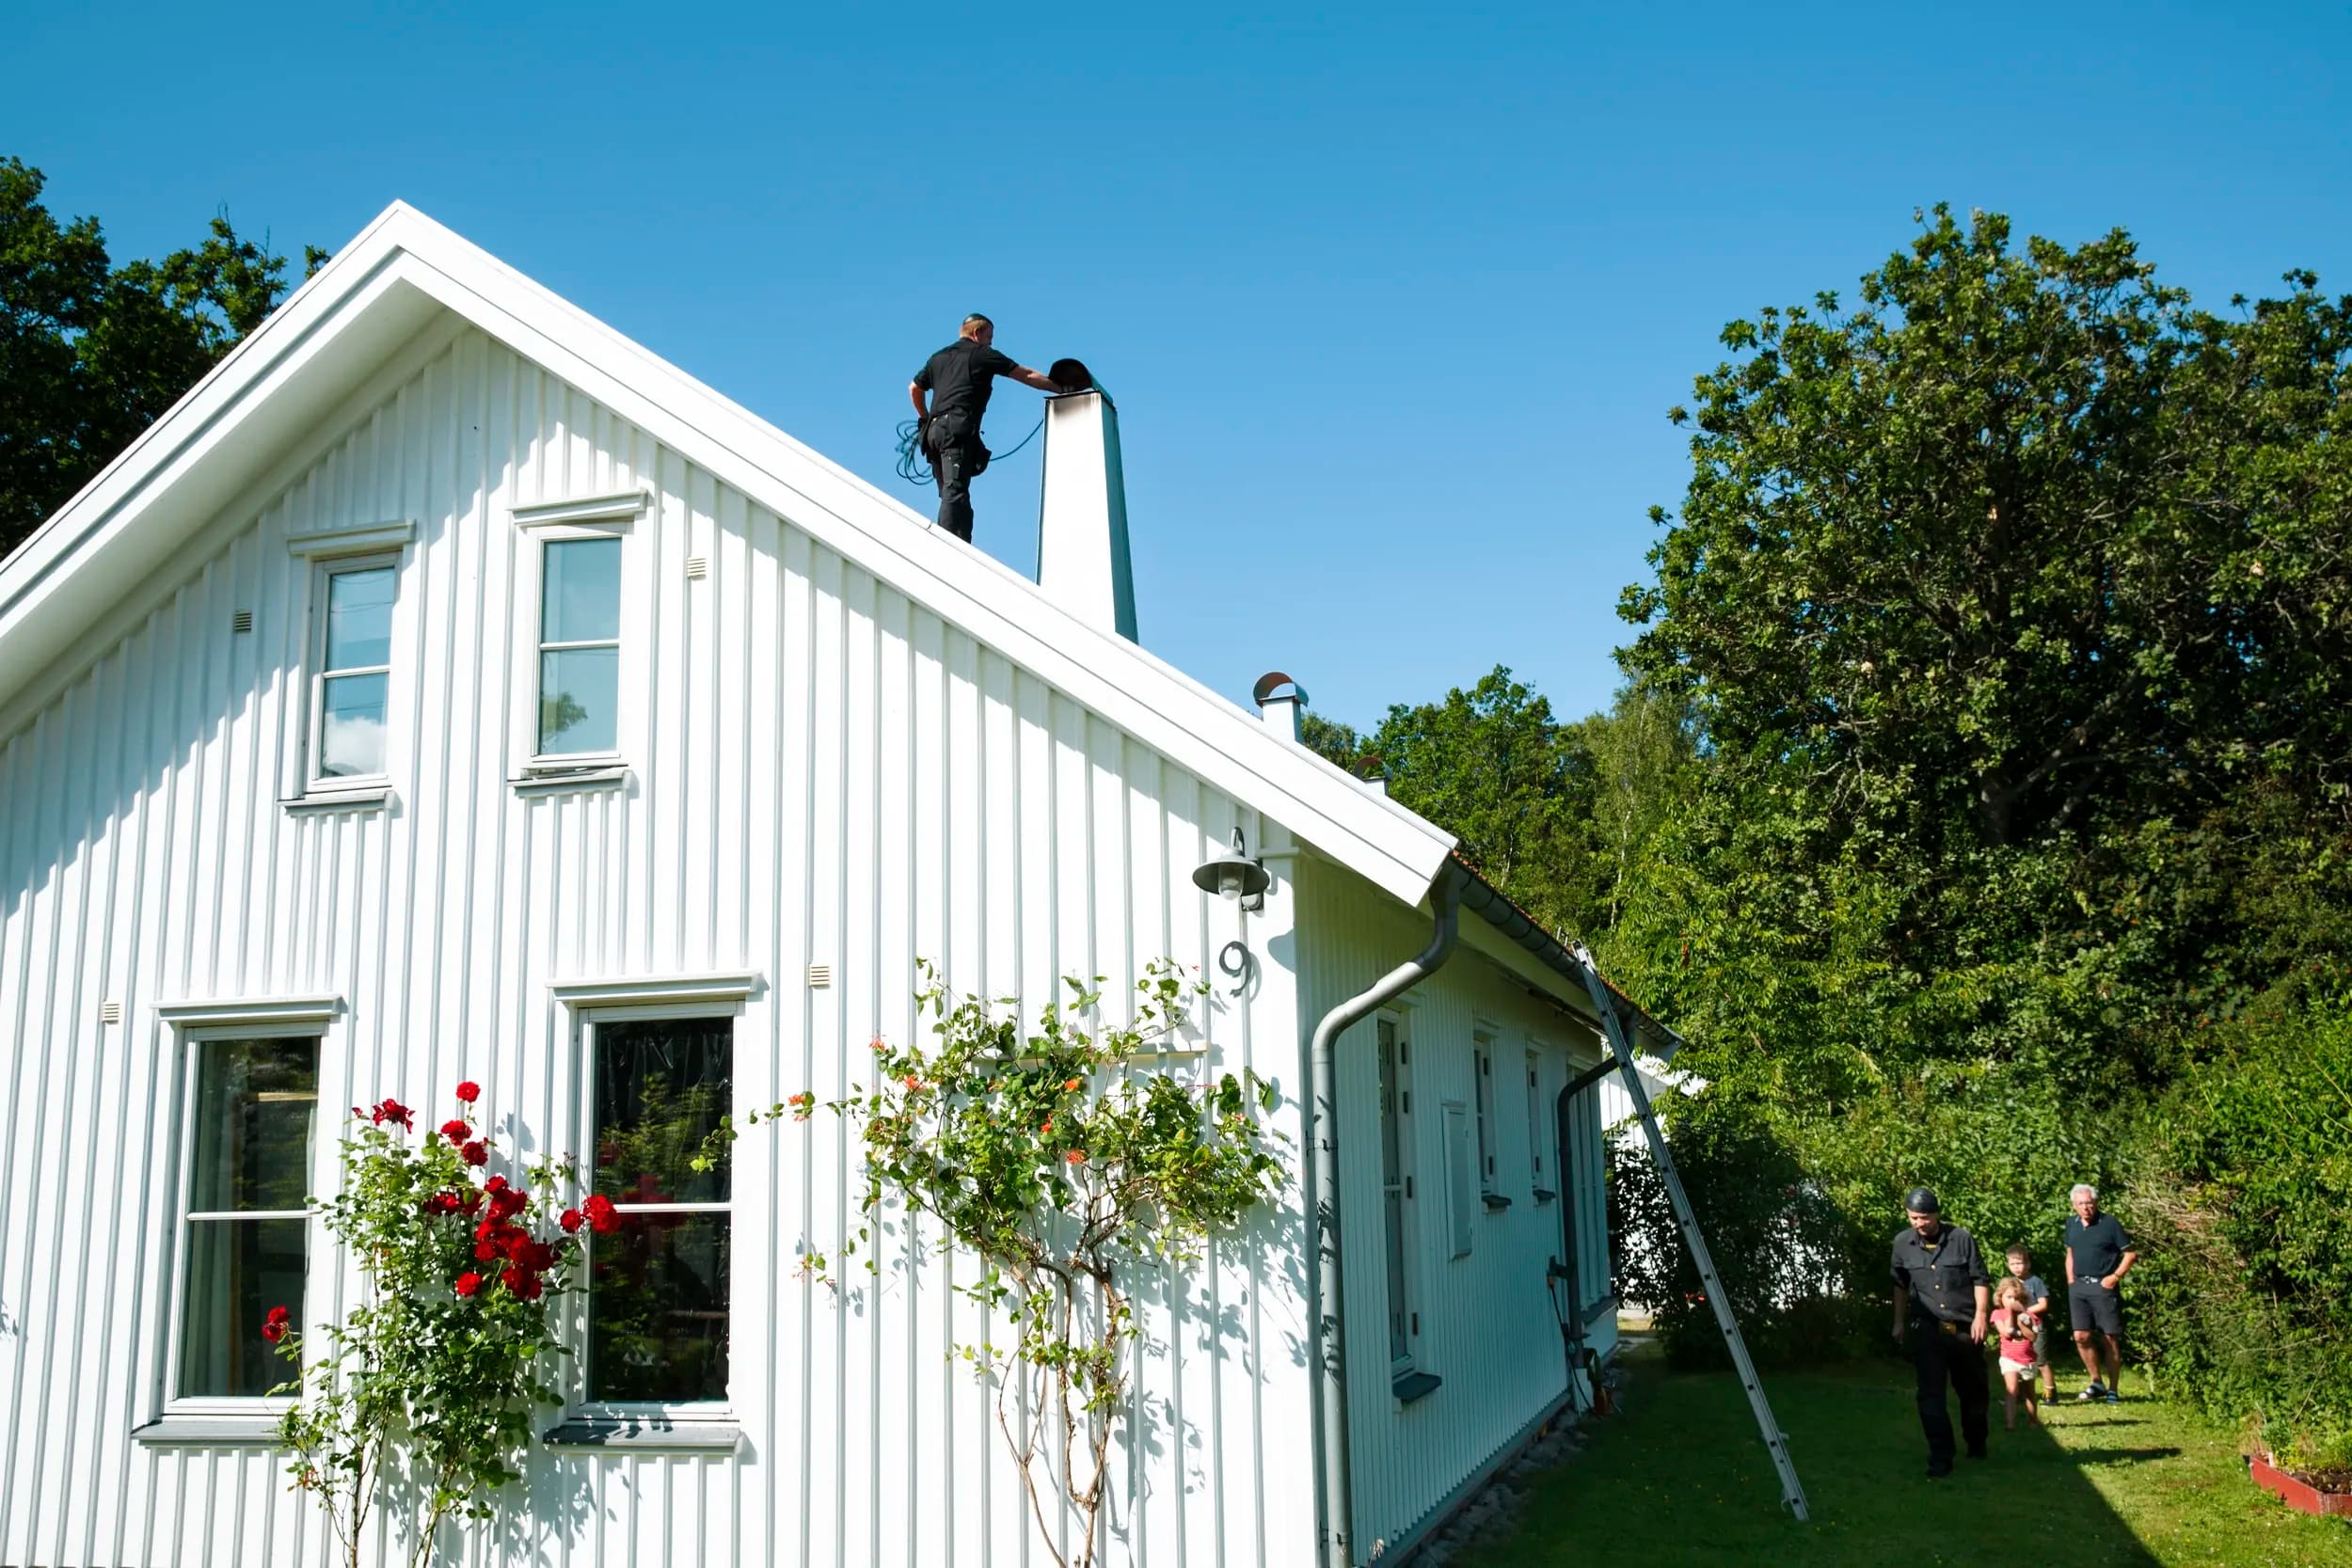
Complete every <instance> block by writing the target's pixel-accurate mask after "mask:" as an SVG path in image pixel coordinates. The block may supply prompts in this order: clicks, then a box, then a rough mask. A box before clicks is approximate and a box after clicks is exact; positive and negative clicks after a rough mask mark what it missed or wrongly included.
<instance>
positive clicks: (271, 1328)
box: [262, 1307, 294, 1345]
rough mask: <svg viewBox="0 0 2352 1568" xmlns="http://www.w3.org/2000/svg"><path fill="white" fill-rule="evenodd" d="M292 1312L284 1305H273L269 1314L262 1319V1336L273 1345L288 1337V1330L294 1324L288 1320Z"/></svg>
mask: <svg viewBox="0 0 2352 1568" xmlns="http://www.w3.org/2000/svg"><path fill="white" fill-rule="evenodd" d="M290 1316H291V1314H289V1313H288V1312H287V1310H286V1309H285V1308H284V1307H271V1308H270V1309H269V1316H268V1317H266V1318H263V1319H262V1338H264V1339H267V1340H268V1341H269V1342H270V1343H271V1344H273V1345H274V1344H276V1343H278V1340H280V1339H283V1338H285V1337H286V1331H287V1330H288V1329H289V1328H291V1327H293V1326H294V1325H293V1324H292V1323H288V1322H287V1319H288V1318H289V1317H290Z"/></svg>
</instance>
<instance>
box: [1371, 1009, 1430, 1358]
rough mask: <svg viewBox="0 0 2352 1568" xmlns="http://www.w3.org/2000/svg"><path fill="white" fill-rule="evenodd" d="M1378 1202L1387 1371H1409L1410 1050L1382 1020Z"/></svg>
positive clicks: (1415, 1312) (1416, 1328) (1412, 1300)
mask: <svg viewBox="0 0 2352 1568" xmlns="http://www.w3.org/2000/svg"><path fill="white" fill-rule="evenodd" d="M1379 1030H1380V1196H1381V1207H1382V1208H1383V1210H1384V1211H1385V1214H1384V1218H1385V1221H1386V1229H1387V1236H1388V1249H1389V1365H1390V1368H1391V1372H1401V1371H1407V1370H1411V1368H1412V1365H1413V1340H1414V1339H1415V1338H1417V1337H1418V1336H1419V1335H1420V1333H1421V1311H1420V1302H1419V1300H1418V1299H1417V1295H1416V1291H1415V1284H1414V1278H1413V1265H1412V1258H1411V1256H1410V1243H1411V1239H1412V1219H1413V1215H1412V1208H1413V1178H1412V1174H1411V1166H1412V1130H1411V1127H1410V1117H1411V1113H1412V1105H1413V1096H1412V1085H1411V1083H1410V1080H1409V1074H1410V1072H1411V1060H1412V1048H1411V1047H1410V1046H1409V1045H1408V1044H1406V1039H1405V1037H1404V1032H1403V1030H1402V1028H1401V1027H1400V1026H1399V1024H1398V1022H1397V1021H1396V1020H1395V1019H1392V1018H1384V1019H1382V1020H1380V1023H1379Z"/></svg>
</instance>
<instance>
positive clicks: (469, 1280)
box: [456, 1269, 482, 1296]
mask: <svg viewBox="0 0 2352 1568" xmlns="http://www.w3.org/2000/svg"><path fill="white" fill-rule="evenodd" d="M481 1289H482V1276H481V1275H478V1274H476V1273H474V1272H473V1270H471V1269H468V1270H467V1271H466V1272H465V1273H464V1274H461V1275H458V1276H457V1286H456V1290H457V1293H458V1294H459V1295H461V1296H469V1295H472V1294H473V1293H474V1292H475V1291H479V1290H481Z"/></svg>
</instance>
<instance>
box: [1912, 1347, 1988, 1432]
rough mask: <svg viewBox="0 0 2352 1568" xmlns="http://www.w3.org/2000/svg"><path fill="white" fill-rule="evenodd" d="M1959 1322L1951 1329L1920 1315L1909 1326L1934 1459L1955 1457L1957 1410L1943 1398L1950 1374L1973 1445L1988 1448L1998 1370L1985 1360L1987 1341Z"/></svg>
mask: <svg viewBox="0 0 2352 1568" xmlns="http://www.w3.org/2000/svg"><path fill="white" fill-rule="evenodd" d="M1956 1326H1957V1327H1958V1328H1959V1330H1960V1332H1959V1333H1957V1334H1951V1333H1947V1332H1946V1331H1945V1327H1944V1325H1942V1324H1940V1323H1925V1322H1919V1321H1914V1322H1913V1323H1912V1325H1911V1327H1910V1328H1909V1329H1908V1330H1906V1331H1905V1332H1906V1335H1907V1337H1908V1338H1910V1340H1911V1365H1912V1369H1913V1370H1915V1371H1916V1372H1917V1373H1918V1374H1919V1426H1920V1428H1921V1430H1922V1431H1924V1432H1926V1433H1927V1434H1928V1462H1929V1463H1930V1464H1931V1465H1949V1464H1951V1462H1952V1416H1951V1409H1950V1406H1948V1405H1947V1403H1946V1402H1945V1400H1944V1385H1945V1382H1946V1380H1947V1379H1948V1380H1949V1381H1950V1383H1951V1385H1952V1386H1953V1387H1954V1388H1955V1389H1957V1390H1958V1391H1959V1394H1960V1433H1961V1435H1962V1436H1963V1437H1964V1438H1966V1439H1967V1440H1968V1451H1969V1452H1971V1453H1982V1452H1983V1451H1984V1436H1985V1429H1986V1426H1987V1422H1986V1418H1985V1417H1986V1412H1987V1411H1988V1409H1989V1408H1990V1407H1991V1405H1992V1402H1993V1370H1992V1368H1991V1367H1989V1366H1988V1365H1986V1363H1985V1359H1984V1347H1983V1346H1982V1345H1979V1344H1977V1343H1975V1342H1974V1341H1973V1340H1971V1339H1970V1338H1968V1327H1967V1325H1966V1324H1965V1323H1962V1324H1958V1325H1956Z"/></svg>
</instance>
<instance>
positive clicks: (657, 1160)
mask: <svg viewBox="0 0 2352 1568" xmlns="http://www.w3.org/2000/svg"><path fill="white" fill-rule="evenodd" d="M734 1035H735V1024H734V1020H733V1019H731V1018H664V1019H610V1018H608V1019H601V1020H598V1021H597V1022H596V1023H594V1024H593V1025H592V1042H593V1043H592V1049H591V1053H590V1057H591V1069H590V1071H591V1079H592V1083H591V1089H590V1092H591V1096H592V1103H593V1105H594V1106H595V1126H594V1130H593V1132H594V1138H595V1165H594V1179H593V1181H592V1183H591V1185H592V1189H593V1191H594V1192H595V1194H596V1196H600V1197H602V1198H603V1199H604V1200H605V1202H606V1203H609V1204H610V1205H611V1206H612V1210H611V1212H610V1213H609V1214H604V1215H601V1216H592V1218H594V1219H595V1224H594V1227H593V1228H592V1230H591V1232H590V1236H589V1243H588V1397H589V1399H590V1400H592V1401H594V1402H598V1403H624V1404H645V1403H650V1404H664V1405H667V1404H684V1403H702V1402H716V1401H723V1400H724V1399H725V1398H726V1392H727V1268H728V1259H727V1252H728V1239H729V1238H728V1229H729V1214H728V1208H729V1203H728V1198H729V1194H730V1191H731V1189H730V1183H729V1169H728V1158H727V1144H726V1142H725V1140H724V1139H723V1137H714V1134H716V1133H718V1132H720V1123H721V1119H722V1118H723V1117H725V1116H727V1115H728V1113H729V1109H730V1107H731V1105H732V1102H733V1099H734V1073H735V1037H734ZM698 1164H699V1165H700V1166H701V1167H702V1168H699V1169H698V1168H696V1167H697V1165H698ZM596 1208H598V1209H601V1208H602V1205H597V1206H596Z"/></svg>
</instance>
